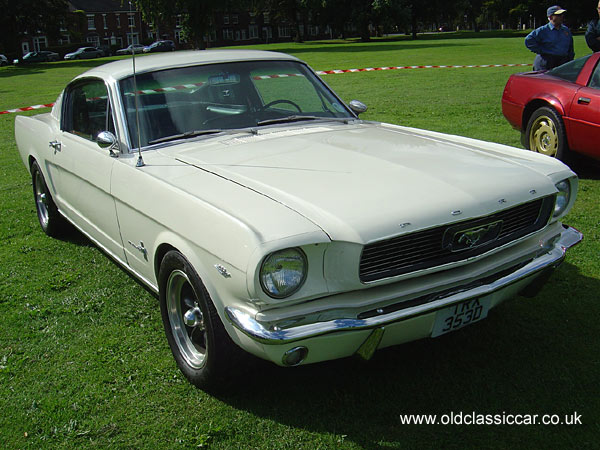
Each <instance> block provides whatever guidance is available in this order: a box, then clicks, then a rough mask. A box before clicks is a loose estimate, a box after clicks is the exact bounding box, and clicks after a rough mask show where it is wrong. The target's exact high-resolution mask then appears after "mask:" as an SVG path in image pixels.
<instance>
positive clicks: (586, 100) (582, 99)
mask: <svg viewBox="0 0 600 450" xmlns="http://www.w3.org/2000/svg"><path fill="white" fill-rule="evenodd" d="M591 102H592V99H591V98H587V97H579V98H578V99H577V103H579V104H580V105H589V104H590V103H591Z"/></svg>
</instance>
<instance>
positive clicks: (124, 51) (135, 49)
mask: <svg viewBox="0 0 600 450" xmlns="http://www.w3.org/2000/svg"><path fill="white" fill-rule="evenodd" d="M143 52H144V46H143V45H142V44H131V45H130V46H128V47H127V48H121V49H119V50H117V55H131V54H132V53H136V54H137V53H143Z"/></svg>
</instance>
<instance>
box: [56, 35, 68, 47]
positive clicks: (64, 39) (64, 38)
mask: <svg viewBox="0 0 600 450" xmlns="http://www.w3.org/2000/svg"><path fill="white" fill-rule="evenodd" d="M70 43H71V36H69V35H68V34H63V35H61V36H60V38H59V39H58V45H65V44H70Z"/></svg>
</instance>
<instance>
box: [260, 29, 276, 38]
mask: <svg viewBox="0 0 600 450" xmlns="http://www.w3.org/2000/svg"><path fill="white" fill-rule="evenodd" d="M262 35H263V39H271V38H273V30H272V29H271V27H263V28H262Z"/></svg>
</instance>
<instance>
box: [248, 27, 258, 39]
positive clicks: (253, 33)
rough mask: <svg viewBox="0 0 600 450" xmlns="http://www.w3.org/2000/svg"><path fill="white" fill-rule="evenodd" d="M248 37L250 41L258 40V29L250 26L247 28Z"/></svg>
mask: <svg viewBox="0 0 600 450" xmlns="http://www.w3.org/2000/svg"><path fill="white" fill-rule="evenodd" d="M248 37H249V38H250V39H258V27H257V26H256V25H250V26H249V27H248Z"/></svg>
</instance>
